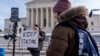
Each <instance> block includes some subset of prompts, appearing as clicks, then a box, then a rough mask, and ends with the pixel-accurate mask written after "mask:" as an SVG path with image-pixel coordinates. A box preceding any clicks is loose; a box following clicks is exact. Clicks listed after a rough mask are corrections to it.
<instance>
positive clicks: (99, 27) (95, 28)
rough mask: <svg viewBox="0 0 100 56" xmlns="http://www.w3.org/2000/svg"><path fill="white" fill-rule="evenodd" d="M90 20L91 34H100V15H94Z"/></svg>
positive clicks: (89, 28)
mask: <svg viewBox="0 0 100 56" xmlns="http://www.w3.org/2000/svg"><path fill="white" fill-rule="evenodd" d="M87 20H88V24H89V25H88V29H87V30H89V31H90V32H100V15H99V14H93V15H92V17H91V18H89V19H87Z"/></svg>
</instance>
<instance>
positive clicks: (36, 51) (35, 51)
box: [28, 25, 45, 56]
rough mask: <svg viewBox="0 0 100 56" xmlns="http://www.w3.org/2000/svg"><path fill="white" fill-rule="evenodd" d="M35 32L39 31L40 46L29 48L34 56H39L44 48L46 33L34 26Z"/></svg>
mask: <svg viewBox="0 0 100 56" xmlns="http://www.w3.org/2000/svg"><path fill="white" fill-rule="evenodd" d="M34 30H39V46H38V48H28V50H29V51H30V53H31V55H32V56H39V55H40V51H41V50H42V47H43V40H44V38H45V32H43V31H42V30H41V29H40V27H39V26H38V25H34Z"/></svg>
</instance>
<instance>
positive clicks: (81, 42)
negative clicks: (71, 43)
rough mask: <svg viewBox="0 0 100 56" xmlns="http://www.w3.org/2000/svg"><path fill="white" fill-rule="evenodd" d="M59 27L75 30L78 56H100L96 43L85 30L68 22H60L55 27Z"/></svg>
mask: <svg viewBox="0 0 100 56" xmlns="http://www.w3.org/2000/svg"><path fill="white" fill-rule="evenodd" d="M59 25H60V26H63V27H70V28H72V29H74V30H75V32H76V36H77V37H78V56H100V55H99V51H98V47H97V45H96V42H95V40H94V39H93V37H92V36H91V34H90V33H89V32H88V31H87V30H85V29H83V28H81V27H78V26H76V25H74V24H73V23H71V22H68V21H64V22H61V23H59V24H58V25H57V26H59ZM65 53H66V52H65Z"/></svg>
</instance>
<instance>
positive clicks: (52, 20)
mask: <svg viewBox="0 0 100 56" xmlns="http://www.w3.org/2000/svg"><path fill="white" fill-rule="evenodd" d="M51 27H54V15H53V8H52V7H51Z"/></svg>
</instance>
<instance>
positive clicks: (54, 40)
mask: <svg viewBox="0 0 100 56" xmlns="http://www.w3.org/2000/svg"><path fill="white" fill-rule="evenodd" d="M54 8H56V7H54ZM54 12H58V10H57V11H56V10H55V9H54ZM87 16H88V10H87V8H86V7H84V6H79V7H75V8H70V9H68V10H65V11H64V12H62V13H61V14H60V15H59V20H60V21H59V20H58V21H59V23H58V24H57V26H56V27H55V28H54V30H53V32H52V36H51V42H50V45H49V47H48V49H47V51H46V56H78V45H79V44H78V37H77V36H76V32H75V30H74V29H72V28H71V27H69V26H67V24H64V26H61V25H60V23H64V22H71V23H73V24H74V25H77V26H78V27H81V28H84V29H86V28H87V26H88V23H87V18H88V17H87ZM65 26H66V27H65Z"/></svg>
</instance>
